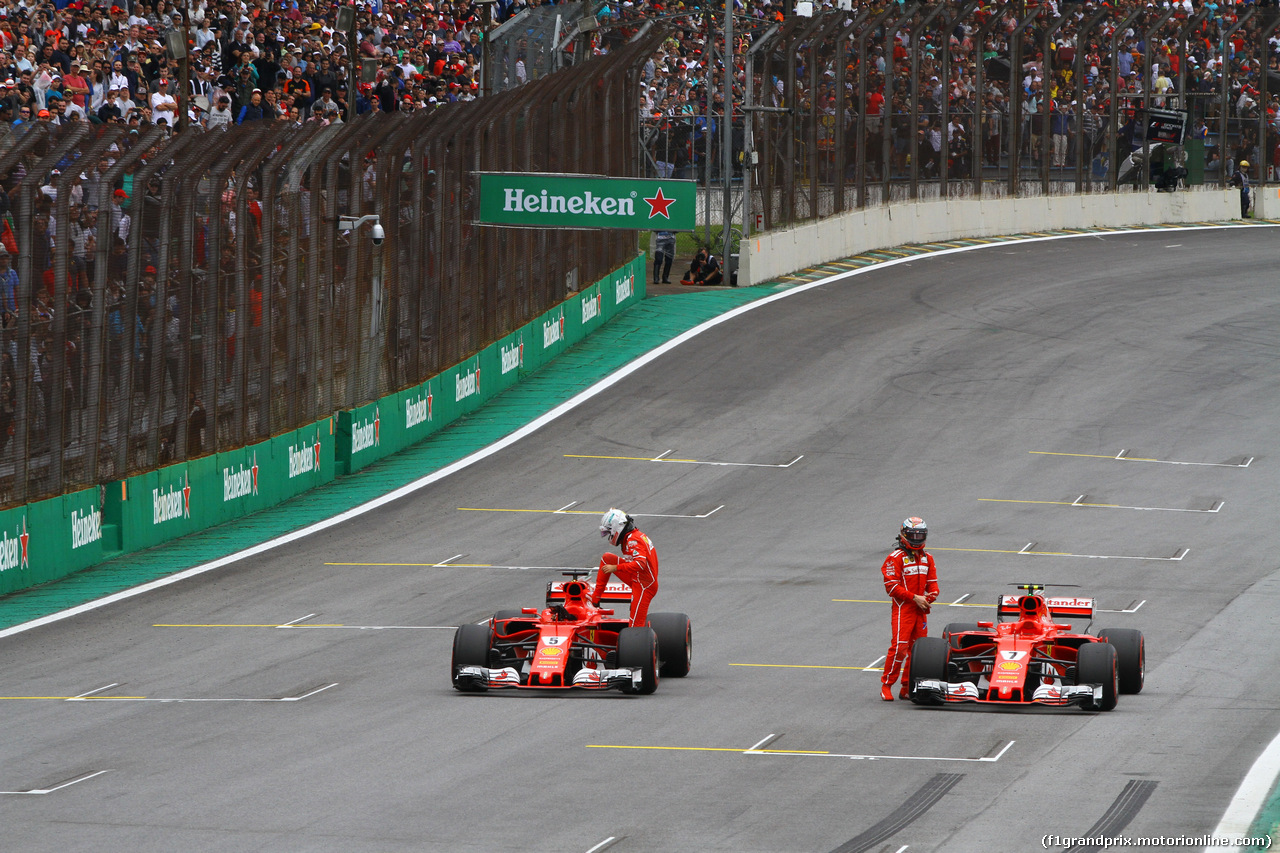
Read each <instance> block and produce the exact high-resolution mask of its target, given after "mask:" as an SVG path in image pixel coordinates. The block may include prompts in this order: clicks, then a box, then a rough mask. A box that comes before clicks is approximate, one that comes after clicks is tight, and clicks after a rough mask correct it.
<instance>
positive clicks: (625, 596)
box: [547, 580, 631, 605]
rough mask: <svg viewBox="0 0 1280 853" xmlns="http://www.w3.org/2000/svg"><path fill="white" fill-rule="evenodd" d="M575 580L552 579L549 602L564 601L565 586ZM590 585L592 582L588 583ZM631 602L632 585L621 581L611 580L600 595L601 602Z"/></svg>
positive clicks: (548, 591) (548, 587) (548, 588)
mask: <svg viewBox="0 0 1280 853" xmlns="http://www.w3.org/2000/svg"><path fill="white" fill-rule="evenodd" d="M567 583H573V581H552V582H551V583H549V584H547V604H548V605H551V604H554V603H556V602H560V601H564V586H565V584H567ZM587 586H590V584H587ZM630 602H631V587H629V586H627V585H626V584H625V583H622V582H621V581H616V580H611V581H609V582H608V583H606V584H605V585H604V593H603V594H602V595H601V596H600V603H601V604H606V603H608V604H623V603H630Z"/></svg>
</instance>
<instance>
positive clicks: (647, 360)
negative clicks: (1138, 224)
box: [0, 223, 1277, 637]
mask: <svg viewBox="0 0 1280 853" xmlns="http://www.w3.org/2000/svg"><path fill="white" fill-rule="evenodd" d="M1233 227H1234V228H1248V229H1250V230H1252V229H1255V228H1274V227H1277V226H1273V225H1263V224H1260V223H1259V224H1253V225H1238V226H1231V225H1186V226H1179V227H1173V228H1162V229H1160V230H1159V231H1156V230H1153V229H1150V228H1133V229H1129V230H1125V229H1117V230H1115V231H1108V232H1105V234H1098V233H1088V234H1053V235H1048V236H1044V237H1025V238H1022V239H1018V240H1006V241H1001V242H998V243H979V244H977V245H974V246H957V247H956V248H954V249H939V250H938V251H936V252H929V253H927V254H923V255H909V256H907V257H903V258H894V259H892V260H888V261H882V262H880V263H878V264H872V265H870V266H865V267H859V268H858V269H853V270H846V271H844V272H840V273H836V274H834V275H830V276H827V277H825V278H820V279H817V280H816V281H811V282H809V283H808V284H801V285H797V286H795V287H792V288H789V289H787V290H783V291H779V292H778V293H774V294H772V295H771V296H765V297H763V298H761V299H757V300H755V301H754V302H749V303H747V304H746V305H739V306H738V307H737V308H734V309H733V310H732V311H726V312H725V313H723V314H721V315H719V316H717V317H712V318H711V319H710V320H707V321H706V322H704V323H700V324H698V325H697V326H694V327H693V328H692V329H689V330H688V331H687V332H683V333H681V334H679V335H676V336H675V337H674V338H672V339H671V340H669V341H667V342H666V343H665V344H662V345H661V346H659V347H656V348H654V349H652V350H650V351H649V352H647V353H645V354H644V355H641V356H639V357H638V358H636V359H635V360H634V361H632V362H631V363H629V364H627V365H625V366H624V367H621V368H619V369H618V370H616V371H614V372H613V373H611V374H609V375H608V376H606V377H605V378H604V379H601V380H600V381H599V382H597V383H596V384H594V385H592V386H591V387H590V388H587V389H586V390H585V391H582V392H580V393H578V394H577V395H575V396H574V397H572V398H570V399H568V400H566V401H565V402H563V403H561V404H560V405H558V406H556V407H555V408H554V409H552V410H551V411H549V412H547V413H546V414H544V415H542V416H541V417H538V418H535V419H534V420H532V421H530V422H529V423H527V424H525V425H524V426H523V427H521V428H519V429H517V430H516V431H515V432H512V433H511V434H510V435H508V436H506V437H505V438H502V439H499V440H498V441H495V442H494V443H493V444H490V445H489V446H487V447H482V448H481V449H479V450H477V451H476V452H475V453H472V454H470V455H468V456H465V457H463V458H462V459H459V460H458V461H457V462H454V463H452V464H450V465H446V466H445V467H443V468H441V469H440V470H438V471H434V472H432V473H430V474H428V475H426V476H425V477H420V478H418V479H417V480H414V481H413V482H412V483H408V484H406V485H404V486H401V487H400V488H398V489H394V490H393V491H390V492H388V493H387V494H385V495H383V496H382V497H379V498H374V499H373V500H371V501H366V502H365V503H362V504H360V505H359V506H356V507H352V508H351V509H349V510H346V511H344V512H340V513H338V514H337V515H335V516H333V517H332V518H326V519H324V520H323V521H317V522H315V523H314V524H309V525H307V526H306V527H303V528H301V529H299V530H295V531H293V532H292V533H286V534H284V535H283V536H277V537H276V538H274V539H269V540H267V541H266V542H262V543H260V544H258V545H254V546H252V547H249V548H245V549H243V550H240V551H237V552H235V553H234V554H228V555H227V556H225V557H220V558H218V559H217V560H211V561H209V562H207V563H202V564H201V565H198V566H193V567H192V568H190V569H187V570H185V571H181V572H175V573H174V574H171V575H166V576H165V577H163V578H159V579H157V580H154V581H151V582H149V583H144V584H140V585H139V586H135V587H132V588H130V589H126V590H121V591H120V592H117V593H113V594H112V595H107V596H103V597H102V598H99V599H95V600H93V601H87V602H85V603H84V604H80V605H77V606H76V607H69V608H67V609H66V610H60V611H58V612H57V613H51V614H49V615H48V616H41V617H40V618H39V619H32V620H31V621H30V622H23V623H22V624H21V625H14V626H12V627H9V628H5V629H3V630H0V637H9V636H12V635H14V634H19V633H22V632H24V631H30V630H31V629H32V628H38V627H40V626H42V625H49V624H52V623H54V622H59V621H61V620H63V619H68V618H70V617H72V616H78V615H79V614H81V613H88V612H89V611H91V610H97V609H98V608H100V607H106V606H107V605H108V604H114V603H115V602H117V601H124V600H126V599H129V598H133V597H135V596H138V595H142V594H144V593H148V592H151V591H152V590H156V589H161V588H163V587H166V586H169V585H170V584H175V583H181V582H182V581H184V580H187V579H189V578H193V577H196V576H197V575H202V574H204V573H205V572H211V571H214V570H215V569H220V568H222V567H223V566H228V565H231V564H232V563H238V562H240V561H241V560H245V559H248V558H250V557H256V556H257V555H259V554H264V553H266V552H267V551H271V550H273V549H275V548H279V547H280V546H281V545H286V544H288V543H290V542H297V541H298V540H299V539H306V538H307V537H309V536H314V535H315V534H316V533H319V532H321V531H323V530H328V529H329V528H331V527H336V526H338V525H339V524H342V523H344V522H347V521H350V520H351V519H353V518H359V517H360V516H362V515H365V514H367V513H370V512H372V511H374V510H375V509H379V508H380V507H384V506H386V505H387V504H390V503H394V502H395V501H398V500H400V499H401V498H403V497H406V496H408V495H411V494H414V493H415V492H418V491H421V490H422V489H425V488H426V487H427V486H430V485H432V484H433V483H438V482H440V481H441V480H443V479H444V478H446V477H448V476H450V475H452V474H456V473H457V472H459V471H462V470H464V469H466V468H469V467H471V466H472V465H475V464H476V463H477V462H480V461H482V460H484V459H488V458H489V457H490V456H493V455H494V454H496V453H499V452H501V451H503V450H506V449H507V448H508V447H511V446H512V445H513V444H515V443H517V442H519V441H521V440H522V439H524V438H526V437H528V436H530V435H532V434H533V433H535V432H537V431H538V430H540V429H542V428H543V427H544V426H546V425H547V424H550V423H553V422H555V421H556V420H558V419H559V418H561V417H563V416H564V415H565V414H567V413H569V412H571V411H573V410H574V409H576V408H578V407H579V406H581V405H582V404H583V403H585V402H587V401H588V400H591V399H593V398H595V397H598V396H599V395H600V394H603V393H604V392H605V391H608V390H609V389H611V388H613V386H615V385H617V384H619V383H620V382H622V381H623V380H625V379H627V378H628V377H630V376H631V375H632V374H633V373H636V372H638V371H639V370H641V369H643V368H645V367H648V366H649V365H650V364H652V363H653V362H655V361H657V360H658V359H659V358H661V357H662V356H664V355H666V354H667V353H669V352H671V351H672V350H674V349H677V348H678V347H680V346H681V345H683V344H685V343H687V342H688V341H691V340H693V339H694V338H696V337H698V336H699V335H701V334H703V333H704V332H707V331H709V330H711V329H714V328H716V327H717V326H721V325H723V324H725V323H728V322H730V321H732V320H736V319H737V318H738V317H741V316H742V315H744V314H747V313H750V312H751V311H758V310H760V309H761V308H764V307H765V306H767V305H772V304H773V303H775V302H780V301H781V300H783V299H790V298H791V297H793V296H797V295H799V294H801V293H807V292H809V291H810V290H815V289H817V288H819V287H825V286H826V285H829V284H834V283H836V282H838V281H843V280H845V279H850V278H854V277H856V276H859V275H867V274H870V273H879V272H884V271H885V270H887V269H892V268H893V267H895V266H898V265H900V264H906V263H918V262H922V261H925V260H931V259H934V258H945V257H947V256H948V255H958V254H962V253H964V252H977V251H981V250H982V249H990V248H993V247H1008V246H1013V245H1022V244H1027V243H1048V242H1052V241H1057V240H1073V239H1076V238H1079V237H1097V238H1100V239H1101V238H1102V237H1109V236H1120V235H1123V234H1156V233H1168V232H1171V231H1209V230H1214V231H1223V230H1224V229H1227V228H1233ZM793 461H794V460H793ZM1250 461H1252V459H1251V460H1250ZM1246 464H1247V463H1246Z"/></svg>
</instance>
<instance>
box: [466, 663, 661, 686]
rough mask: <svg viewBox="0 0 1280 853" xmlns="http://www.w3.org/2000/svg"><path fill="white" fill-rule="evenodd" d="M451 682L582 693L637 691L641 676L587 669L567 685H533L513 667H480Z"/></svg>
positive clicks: (634, 671)
mask: <svg viewBox="0 0 1280 853" xmlns="http://www.w3.org/2000/svg"><path fill="white" fill-rule="evenodd" d="M453 680H454V683H455V684H457V685H458V686H459V687H462V688H463V689H467V688H471V689H476V690H484V689H487V688H490V687H515V688H524V689H527V690H548V689H554V690H564V689H566V688H573V687H579V688H584V689H586V690H615V689H623V688H627V689H634V690H639V689H640V685H641V683H642V681H643V674H642V672H641V670H640V669H639V668H638V667H624V668H622V669H590V668H586V667H584V668H583V669H580V670H578V672H577V673H576V674H575V675H574V676H573V681H572V683H570V684H555V685H550V684H537V683H533V684H530V683H527V682H525V681H524V680H523V679H521V677H520V673H519V672H518V671H517V670H516V668H515V667H512V666H507V667H503V668H502V669H489V668H487V667H483V666H463V667H459V668H458V671H457V673H455V674H454V676H453Z"/></svg>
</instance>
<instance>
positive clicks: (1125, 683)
mask: <svg viewBox="0 0 1280 853" xmlns="http://www.w3.org/2000/svg"><path fill="white" fill-rule="evenodd" d="M1015 586H1017V588H1018V589H1020V590H1022V591H1023V594H1022V595H1005V596H1001V597H1000V602H999V604H998V606H997V616H996V621H995V622H994V623H992V622H978V623H976V624H966V623H952V624H950V625H948V626H947V627H946V628H945V629H943V632H942V638H938V637H922V638H921V639H919V640H916V642H915V643H914V644H913V645H912V647H911V675H910V684H911V701H912V702H914V703H916V704H917V705H947V704H951V703H953V702H980V703H984V704H991V705H1059V706H1061V705H1077V706H1079V707H1080V708H1083V709H1084V710H1086V711H1110V710H1111V709H1112V708H1114V707H1115V706H1116V698H1117V695H1118V694H1120V693H1139V692H1141V691H1142V683H1143V679H1144V677H1145V674H1146V647H1145V645H1144V643H1143V639H1142V632H1141V631H1135V630H1133V629H1131V628H1108V629H1106V630H1102V631H1099V632H1098V633H1097V635H1096V636H1095V635H1091V634H1089V633H1088V629H1089V625H1091V624H1092V623H1093V599H1091V598H1076V597H1061V598H1046V597H1045V596H1044V595H1043V591H1044V585H1042V584H1016V585H1015ZM1058 619H1070V620H1072V621H1079V620H1083V621H1085V622H1087V623H1088V624H1086V626H1085V628H1084V629H1083V630H1082V631H1079V632H1076V631H1073V630H1072V626H1071V624H1064V623H1061V622H1058V621H1056V620H1058Z"/></svg>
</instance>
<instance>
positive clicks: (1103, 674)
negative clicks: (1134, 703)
mask: <svg viewBox="0 0 1280 853" xmlns="http://www.w3.org/2000/svg"><path fill="white" fill-rule="evenodd" d="M1076 684H1101V685H1102V702H1101V704H1099V703H1097V702H1090V703H1089V704H1088V705H1085V706H1083V707H1084V709H1085V710H1086V711H1110V710H1111V709H1113V708H1115V706H1116V694H1117V693H1119V692H1120V667H1119V665H1118V663H1117V660H1116V647H1115V646H1113V645H1111V644H1110V643H1085V644H1084V645H1083V646H1081V647H1080V652H1079V656H1078V657H1077V658H1076Z"/></svg>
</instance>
